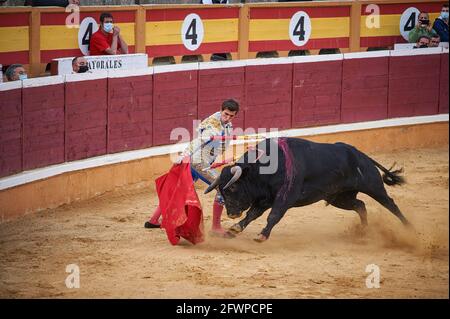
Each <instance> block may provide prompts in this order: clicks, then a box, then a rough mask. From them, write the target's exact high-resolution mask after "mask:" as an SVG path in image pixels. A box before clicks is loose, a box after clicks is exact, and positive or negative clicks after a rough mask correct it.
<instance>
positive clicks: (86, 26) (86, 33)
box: [78, 17, 98, 55]
mask: <svg viewBox="0 0 450 319" xmlns="http://www.w3.org/2000/svg"><path fill="white" fill-rule="evenodd" d="M97 30H98V24H97V21H95V19H94V18H92V17H87V18H84V19H83V21H81V24H80V29H78V47H79V48H80V51H81V52H83V55H89V41H90V40H91V36H92V35H93V34H94V33H95V32H97Z"/></svg>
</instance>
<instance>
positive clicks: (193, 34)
mask: <svg viewBox="0 0 450 319" xmlns="http://www.w3.org/2000/svg"><path fill="white" fill-rule="evenodd" d="M184 37H185V38H186V40H191V44H192V45H197V38H198V34H197V19H192V21H191V24H190V25H189V27H188V29H187V31H186V34H185V35H184Z"/></svg>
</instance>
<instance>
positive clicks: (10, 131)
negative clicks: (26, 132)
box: [0, 81, 22, 177]
mask: <svg viewBox="0 0 450 319" xmlns="http://www.w3.org/2000/svg"><path fill="white" fill-rule="evenodd" d="M20 171H22V83H21V82H20V81H17V82H10V83H5V84H1V86H0V177H3V176H7V175H11V174H14V173H17V172H20Z"/></svg>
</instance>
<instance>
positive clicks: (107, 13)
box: [100, 12, 113, 23]
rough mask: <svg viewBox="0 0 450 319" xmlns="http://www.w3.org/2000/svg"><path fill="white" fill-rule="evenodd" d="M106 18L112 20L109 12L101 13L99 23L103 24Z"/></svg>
mask: <svg viewBox="0 0 450 319" xmlns="http://www.w3.org/2000/svg"><path fill="white" fill-rule="evenodd" d="M106 18H111V19H113V16H112V14H111V13H109V12H103V13H102V14H101V15H100V22H101V23H103V21H105V19H106Z"/></svg>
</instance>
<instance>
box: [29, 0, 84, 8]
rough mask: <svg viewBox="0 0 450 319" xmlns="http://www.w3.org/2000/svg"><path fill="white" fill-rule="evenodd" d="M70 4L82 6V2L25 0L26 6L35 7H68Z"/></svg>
mask: <svg viewBox="0 0 450 319" xmlns="http://www.w3.org/2000/svg"><path fill="white" fill-rule="evenodd" d="M69 4H76V5H77V6H79V5H80V0H25V5H26V6H33V7H67V6H68V5H69Z"/></svg>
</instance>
